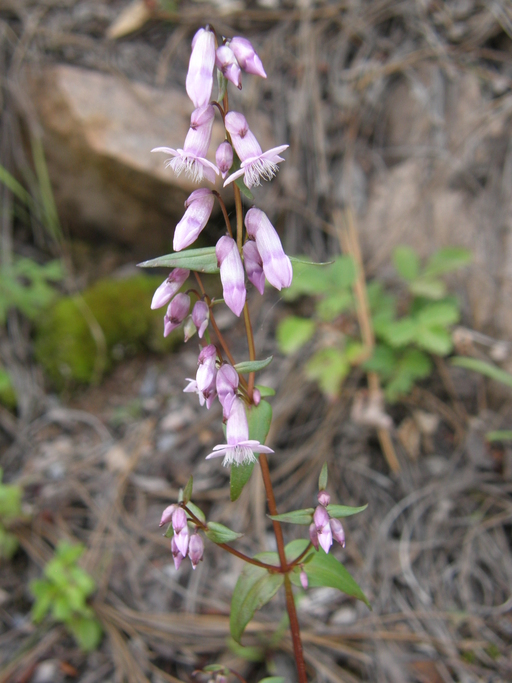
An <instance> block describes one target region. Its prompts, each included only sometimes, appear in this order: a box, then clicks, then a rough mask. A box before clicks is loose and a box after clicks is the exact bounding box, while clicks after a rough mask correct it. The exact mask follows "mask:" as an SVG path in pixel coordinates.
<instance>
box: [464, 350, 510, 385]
mask: <svg viewBox="0 0 512 683" xmlns="http://www.w3.org/2000/svg"><path fill="white" fill-rule="evenodd" d="M451 363H452V365H456V366H457V367H459V368H466V370H473V371H474V372H479V373H480V374H481V375H485V376H486V377H489V378H490V379H494V380H496V382H501V383H502V384H505V385H506V386H507V387H511V388H512V375H511V374H510V373H509V372H506V371H505V370H502V369H501V368H499V367H498V366H497V365H493V364H492V363H486V362H485V361H483V360H478V359H477V358H464V357H463V356H456V357H455V358H452V360H451Z"/></svg>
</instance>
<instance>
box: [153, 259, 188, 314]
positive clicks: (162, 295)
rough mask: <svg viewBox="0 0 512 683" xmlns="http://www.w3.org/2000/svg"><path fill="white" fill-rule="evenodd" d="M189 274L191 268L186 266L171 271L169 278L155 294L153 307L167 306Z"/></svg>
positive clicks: (154, 308)
mask: <svg viewBox="0 0 512 683" xmlns="http://www.w3.org/2000/svg"><path fill="white" fill-rule="evenodd" d="M189 275H190V270H185V268H175V269H174V270H173V271H171V273H170V274H169V277H168V278H167V280H164V281H163V282H162V284H161V285H160V286H159V287H158V288H157V289H156V291H155V293H154V294H153V300H152V301H151V308H152V309H153V310H156V309H157V308H162V306H167V304H168V303H169V301H170V300H171V299H172V297H173V296H174V295H175V294H176V292H177V291H178V290H179V289H180V287H181V286H182V285H183V283H184V282H185V280H186V279H187V278H188V276H189Z"/></svg>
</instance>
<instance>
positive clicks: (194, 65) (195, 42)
mask: <svg viewBox="0 0 512 683" xmlns="http://www.w3.org/2000/svg"><path fill="white" fill-rule="evenodd" d="M214 66H215V36H214V35H213V32H212V31H210V30H209V29H204V28H200V29H199V31H197V33H196V34H195V36H194V38H193V39H192V54H191V55H190V61H189V64H188V72H187V79H186V81H185V88H186V90H187V95H188V96H189V97H190V99H191V100H192V102H193V103H194V107H196V108H197V107H203V106H204V105H205V104H208V102H209V101H210V97H211V95H212V88H213V67H214Z"/></svg>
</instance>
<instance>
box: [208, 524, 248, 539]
mask: <svg viewBox="0 0 512 683" xmlns="http://www.w3.org/2000/svg"><path fill="white" fill-rule="evenodd" d="M207 526H208V531H205V536H206V537H207V538H209V539H210V541H213V543H231V542H232V541H236V540H237V538H241V537H242V536H243V534H238V533H237V532H236V531H232V530H231V529H228V527H227V526H224V524H219V522H208V524H207Z"/></svg>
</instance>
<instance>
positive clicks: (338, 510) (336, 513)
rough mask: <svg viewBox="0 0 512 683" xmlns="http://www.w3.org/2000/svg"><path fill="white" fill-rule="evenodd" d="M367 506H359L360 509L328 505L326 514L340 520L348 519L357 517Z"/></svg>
mask: <svg viewBox="0 0 512 683" xmlns="http://www.w3.org/2000/svg"><path fill="white" fill-rule="evenodd" d="M367 507H368V504H366V505H361V507H356V508H353V507H349V506H348V505H328V506H327V512H328V513H329V516H330V517H335V518H336V519H341V518H342V517H350V515H357V514H358V513H359V512H363V510H366V508H367Z"/></svg>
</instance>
